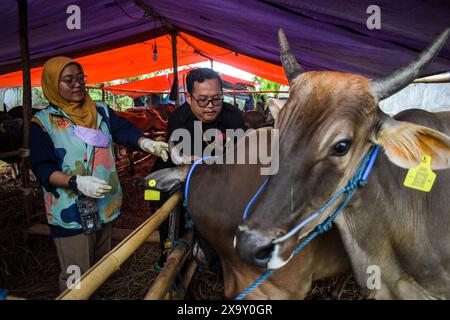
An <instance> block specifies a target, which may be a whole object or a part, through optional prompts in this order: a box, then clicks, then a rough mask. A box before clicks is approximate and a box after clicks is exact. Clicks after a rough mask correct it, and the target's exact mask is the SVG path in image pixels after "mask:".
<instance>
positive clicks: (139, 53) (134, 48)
mask: <svg viewBox="0 0 450 320" xmlns="http://www.w3.org/2000/svg"><path fill="white" fill-rule="evenodd" d="M181 35H182V36H183V37H185V38H186V39H188V41H189V42H190V43H191V44H192V45H193V46H195V47H196V49H194V48H193V47H192V46H191V45H189V44H187V43H186V42H185V41H183V39H182V38H181V37H178V38H177V39H178V41H177V55H178V65H188V64H194V63H197V62H202V61H206V60H207V59H206V58H205V56H207V57H208V58H210V59H213V60H214V61H219V62H222V63H225V64H228V65H231V66H233V67H236V68H239V69H241V70H244V71H247V72H250V73H252V74H255V75H257V76H259V77H262V78H265V79H268V80H271V81H275V82H278V83H281V84H287V80H286V78H285V75H284V72H283V69H282V67H281V66H278V65H275V64H272V63H268V62H265V61H261V60H257V59H254V58H251V57H248V56H245V55H242V54H236V53H235V52H233V51H230V50H228V49H224V48H221V47H219V46H216V45H213V44H210V43H208V42H205V41H202V40H199V39H197V38H195V37H193V36H190V35H187V34H184V33H181ZM154 43H155V39H152V40H148V41H144V42H141V43H137V44H133V45H128V46H124V47H119V48H116V49H112V50H107V51H104V52H100V53H96V54H91V55H87V56H84V57H80V58H77V59H75V60H76V61H77V62H79V63H81V64H82V65H83V67H84V69H85V73H86V74H87V76H88V83H90V84H92V83H102V82H107V81H112V80H117V79H124V78H129V77H134V76H138V75H142V74H148V73H151V72H155V71H159V70H164V69H169V68H172V49H171V38H170V36H169V35H164V36H161V37H159V38H156V45H157V49H158V59H157V61H153V45H154ZM197 50H198V51H197ZM199 52H200V53H201V54H202V55H200V54H199ZM203 55H204V56H203ZM41 73H42V67H37V68H32V69H31V85H32V86H40V83H41ZM18 86H22V72H21V71H16V72H11V73H8V74H4V75H1V76H0V88H10V87H18Z"/></svg>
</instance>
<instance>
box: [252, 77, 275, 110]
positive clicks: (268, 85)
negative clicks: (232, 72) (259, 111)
mask: <svg viewBox="0 0 450 320" xmlns="http://www.w3.org/2000/svg"><path fill="white" fill-rule="evenodd" d="M252 81H253V82H255V83H258V84H259V85H260V87H259V89H258V90H261V91H264V90H273V91H279V90H280V88H281V84H279V83H276V82H273V81H269V80H266V79H263V78H260V77H256V76H255V77H253V79H252ZM262 96H263V97H264V98H265V101H267V99H268V98H269V97H274V98H278V93H256V94H254V95H253V98H254V100H255V108H256V103H257V102H258V100H259V99H260V98H261V97H262Z"/></svg>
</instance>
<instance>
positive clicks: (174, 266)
mask: <svg viewBox="0 0 450 320" xmlns="http://www.w3.org/2000/svg"><path fill="white" fill-rule="evenodd" d="M182 240H184V241H187V242H188V243H190V242H191V241H192V230H190V231H187V232H186V233H185V235H184V236H183V238H182ZM189 254H190V252H189V248H187V247H185V246H183V245H179V246H177V247H176V248H175V250H173V251H172V253H171V254H170V255H169V256H168V257H167V262H166V264H165V265H164V269H163V270H162V271H161V272H160V273H159V275H158V277H156V279H155V281H154V282H153V284H152V286H151V287H150V289H148V291H147V293H146V295H145V297H144V300H162V299H163V298H164V295H165V294H166V292H167V290H168V289H169V287H170V285H171V284H172V282H173V281H174V280H175V278H176V276H177V274H178V273H179V272H180V269H181V266H182V265H183V263H184V261H185V260H186V258H187V256H188V255H189Z"/></svg>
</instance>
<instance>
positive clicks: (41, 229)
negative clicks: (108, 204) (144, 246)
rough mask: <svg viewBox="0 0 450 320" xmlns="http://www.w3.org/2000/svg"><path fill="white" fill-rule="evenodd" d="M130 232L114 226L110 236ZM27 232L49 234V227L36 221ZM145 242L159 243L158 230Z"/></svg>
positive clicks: (115, 238) (119, 237) (126, 235)
mask: <svg viewBox="0 0 450 320" xmlns="http://www.w3.org/2000/svg"><path fill="white" fill-rule="evenodd" d="M132 232H133V230H130V229H120V228H114V229H112V234H111V238H112V239H113V240H116V241H117V240H120V241H121V240H123V239H125V238H126V237H128V236H129V235H130V234H131V233H132ZM27 233H28V234H30V235H36V236H50V227H49V226H48V225H47V224H42V223H36V224H33V225H32V226H31V227H29V228H28V229H27ZM145 242H150V243H154V242H157V243H159V232H158V231H155V232H153V233H152V234H151V235H150V236H149V237H148V238H147V239H145Z"/></svg>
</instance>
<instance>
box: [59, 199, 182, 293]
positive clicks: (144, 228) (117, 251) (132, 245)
mask: <svg viewBox="0 0 450 320" xmlns="http://www.w3.org/2000/svg"><path fill="white" fill-rule="evenodd" d="M181 197H182V196H181V193H180V192H177V193H175V194H173V195H172V196H171V197H170V198H169V199H168V200H167V201H166V202H165V203H164V204H163V205H162V206H161V208H159V209H158V210H157V211H156V212H155V214H153V215H152V216H151V217H150V218H149V219H147V220H146V221H145V222H144V223H143V224H141V225H140V226H139V227H138V228H136V230H134V231H133V233H132V234H130V235H129V236H128V237H127V238H125V239H124V240H123V241H122V242H121V243H119V244H118V245H117V246H116V247H115V248H113V249H112V250H111V252H109V253H108V254H107V255H105V256H104V257H103V258H102V259H101V260H100V261H99V262H97V263H96V264H95V265H94V266H93V267H92V268H90V269H89V270H88V271H87V272H86V273H85V274H84V275H83V276H82V277H81V280H80V288H79V289H75V288H74V289H67V290H66V291H64V292H63V293H62V294H61V295H60V296H59V297H57V298H56V299H57V300H85V299H88V298H89V297H90V296H91V295H92V294H93V293H94V292H95V290H97V289H98V288H99V287H100V286H101V285H102V284H103V282H105V281H106V279H108V277H109V276H110V275H111V274H113V273H114V272H115V271H117V270H118V269H119V268H120V266H121V265H122V264H123V263H124V262H125V261H126V260H127V259H128V258H129V257H130V256H131V255H132V254H133V253H134V252H135V251H136V250H137V249H138V248H139V247H140V246H141V245H142V244H143V243H144V241H145V239H147V238H148V236H149V235H150V234H152V232H153V231H155V229H156V228H158V227H159V225H160V224H161V223H162V222H163V221H164V220H165V219H167V217H168V216H169V214H170V212H172V211H173V209H174V208H175V207H176V206H177V204H178V202H179V201H180V200H181Z"/></svg>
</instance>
